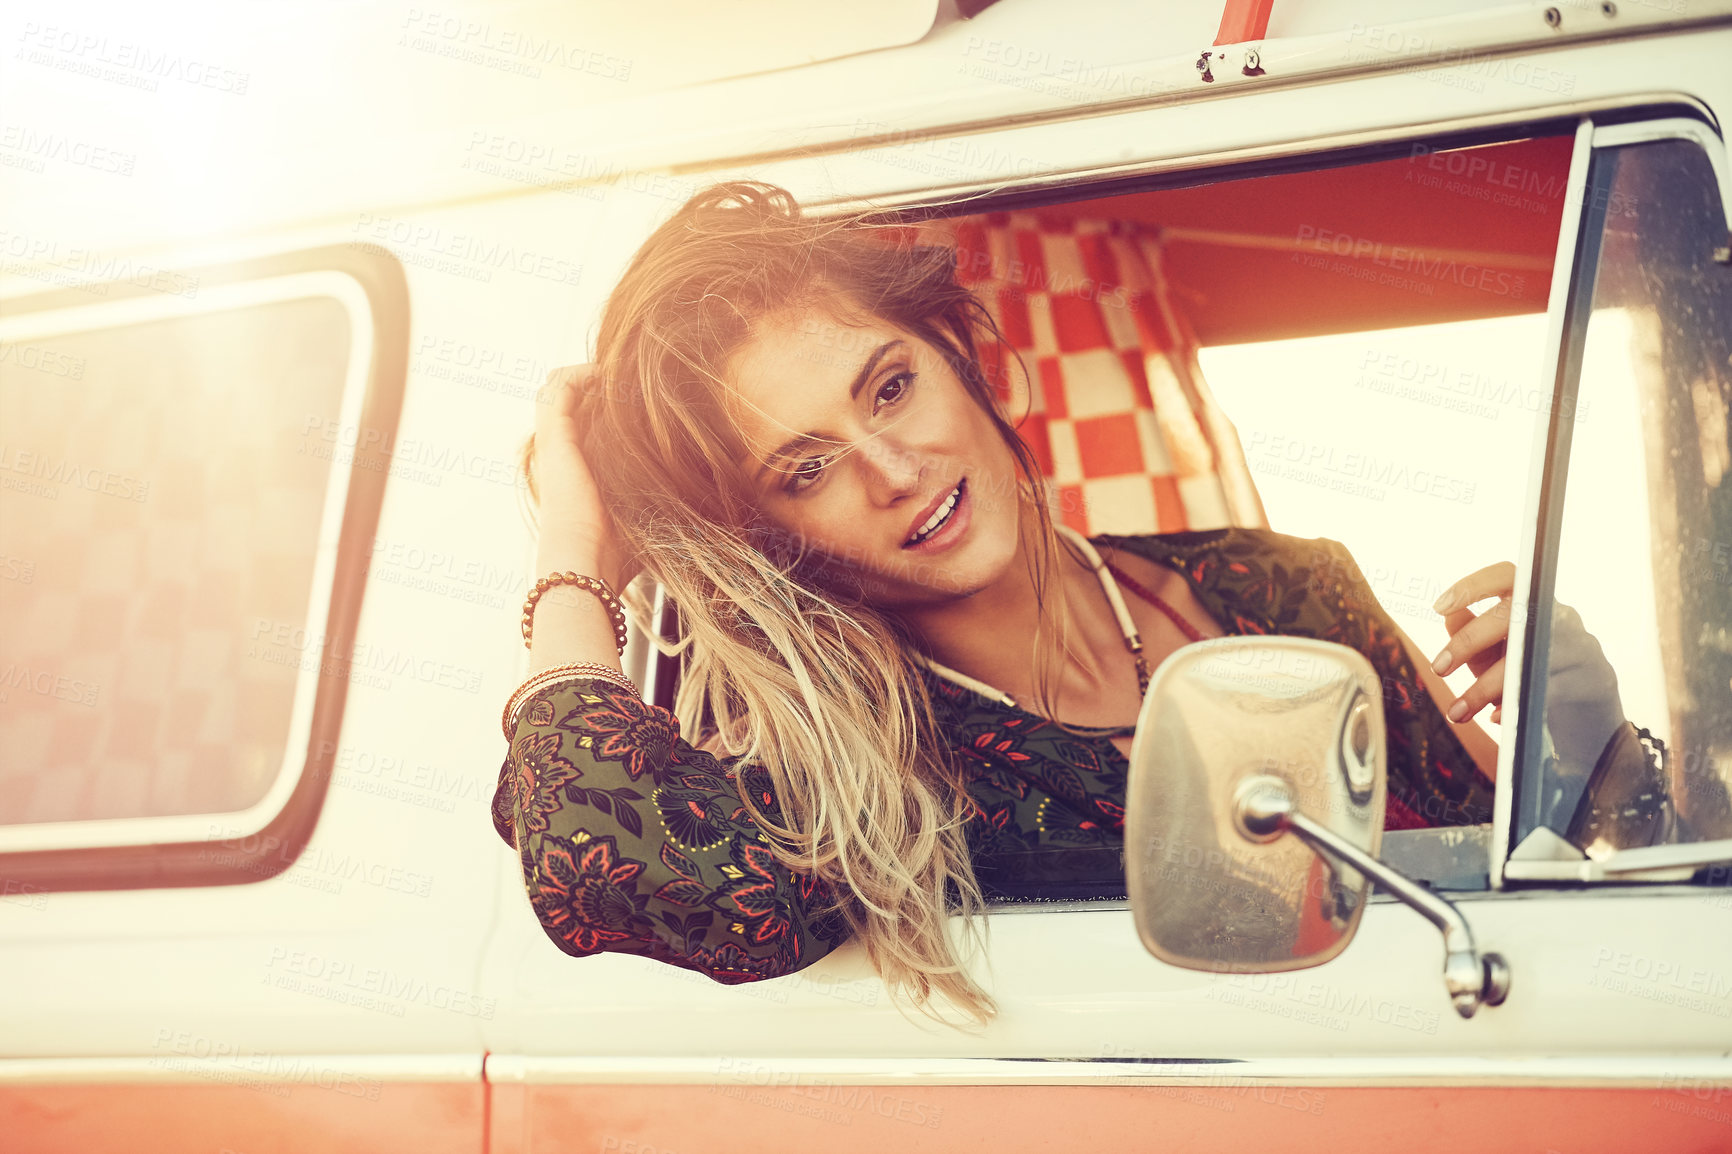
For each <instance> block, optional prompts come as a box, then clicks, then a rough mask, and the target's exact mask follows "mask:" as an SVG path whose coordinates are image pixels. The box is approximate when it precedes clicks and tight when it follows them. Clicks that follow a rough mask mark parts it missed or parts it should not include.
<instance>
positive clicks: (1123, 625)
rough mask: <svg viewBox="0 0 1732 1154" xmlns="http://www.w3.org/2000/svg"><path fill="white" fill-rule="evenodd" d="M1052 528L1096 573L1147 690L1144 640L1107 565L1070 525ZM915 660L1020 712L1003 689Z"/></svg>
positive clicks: (928, 660)
mask: <svg viewBox="0 0 1732 1154" xmlns="http://www.w3.org/2000/svg"><path fill="white" fill-rule="evenodd" d="M1053 528H1054V529H1055V530H1056V531H1057V532H1058V533H1059V534H1060V535H1061V536H1062V537H1064V539H1065V540H1066V541H1068V542H1070V543H1071V544H1072V545H1074V546H1075V547H1076V550H1077V552H1079V553H1081V554H1082V555H1083V560H1084V561H1085V562H1087V563H1088V566H1089V568H1091V569H1093V570H1094V571H1095V578H1096V579H1097V580H1099V581H1100V583H1101V588H1102V589H1103V590H1105V592H1106V595H1107V604H1109V605H1111V606H1112V609H1113V617H1114V618H1115V619H1116V620H1117V621H1118V623H1119V632H1121V633H1123V634H1124V637H1125V648H1126V649H1128V650H1130V651H1131V656H1133V657H1135V658H1136V659H1137V673H1138V678H1139V680H1141V681H1143V682H1144V688H1145V690H1146V688H1147V684H1146V683H1147V678H1148V672H1147V666H1146V663H1145V662H1144V660H1143V639H1142V636H1141V634H1139V633H1138V632H1137V626H1136V623H1135V622H1134V621H1132V620H1131V611H1130V610H1129V609H1128V608H1126V606H1125V598H1124V595H1123V594H1122V593H1120V592H1119V583H1118V582H1117V581H1115V580H1113V574H1112V570H1110V569H1108V568H1107V565H1106V562H1105V561H1103V560H1102V559H1101V555H1100V553H1099V551H1098V550H1096V549H1095V547H1094V545H1093V544H1092V543H1091V542H1090V541H1089V539H1088V538H1087V537H1084V536H1083V535H1082V534H1081V533H1078V532H1077V531H1076V530H1075V529H1072V528H1071V527H1070V526H1069V525H1055V526H1053ZM916 656H917V657H919V659H920V661H921V663H922V664H924V665H925V666H926V668H928V669H930V670H932V672H934V673H936V674H937V675H938V676H940V677H942V678H944V680H946V681H948V682H950V683H952V684H953V685H960V686H962V688H964V689H967V690H971V691H973V692H975V693H978V694H980V695H981V696H982V697H985V698H987V699H989V700H992V701H997V702H999V703H1000V704H1002V705H1008V706H1010V707H1011V708H1012V709H1019V708H1021V707H1020V706H1019V705H1017V703H1016V698H1014V697H1012V696H1011V695H1010V694H1008V693H1006V692H1004V690H1002V689H995V688H994V687H992V686H990V685H988V684H987V683H986V682H984V681H977V680H975V679H974V678H972V677H970V676H968V674H966V673H959V672H957V671H956V670H954V669H952V668H950V666H948V665H945V664H942V663H941V662H938V661H935V660H933V659H932V658H930V657H928V656H926V655H925V654H924V653H920V654H916Z"/></svg>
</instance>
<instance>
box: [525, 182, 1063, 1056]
mask: <svg viewBox="0 0 1732 1154" xmlns="http://www.w3.org/2000/svg"><path fill="white" fill-rule="evenodd" d="M801 308H825V309H829V310H830V311H831V312H832V313H835V314H837V315H847V314H849V313H856V314H857V313H859V312H864V313H867V314H870V315H872V316H875V317H878V318H880V319H882V320H884V321H887V322H890V323H892V324H895V325H898V326H900V327H902V328H903V329H905V330H907V331H908V332H911V333H913V334H915V335H916V336H918V337H920V338H922V339H923V340H925V341H926V342H927V343H928V344H930V345H931V346H932V347H933V348H934V349H936V350H938V352H939V353H940V354H941V355H942V356H944V357H945V358H946V359H947V360H948V362H949V363H950V365H951V366H952V367H953V368H954V369H955V371H956V375H957V377H958V379H959V380H960V381H961V382H962V384H963V387H964V388H965V389H966V390H967V391H968V393H969V395H970V397H971V398H972V399H973V400H974V401H975V403H976V404H978V405H979V406H980V407H981V408H982V410H984V411H985V412H986V413H988V414H989V415H990V416H991V418H992V420H993V422H994V424H995V426H996V428H997V431H998V433H999V435H1000V436H1001V437H1002V438H1003V440H1004V442H1005V444H1006V446H1007V447H1008V448H1009V449H1010V451H1011V453H1012V454H1013V456H1014V457H1015V459H1016V462H1017V468H1018V471H1019V473H1020V474H1021V477H1020V483H1019V492H1018V494H1017V497H1018V500H1019V501H1022V502H1025V503H1026V506H1027V508H1028V509H1029V511H1030V512H1031V513H1032V514H1033V520H1032V522H1029V521H1027V520H1025V521H1024V523H1025V524H1028V523H1032V524H1033V525H1035V526H1036V527H1037V531H1036V533H1035V534H1034V536H1035V538H1036V540H1034V541H1032V542H1030V544H1031V545H1032V546H1033V547H1032V548H1029V549H1027V550H1026V551H1025V552H1026V554H1027V556H1028V557H1029V558H1030V570H1031V573H1032V574H1033V578H1034V582H1035V588H1036V591H1037V595H1039V596H1040V599H1041V604H1042V606H1043V609H1042V629H1041V630H1040V631H1038V632H1037V636H1036V637H1035V638H1034V641H1033V644H1034V651H1035V661H1036V666H1035V667H1036V669H1037V671H1038V676H1037V681H1038V683H1039V685H1040V687H1041V688H1040V692H1039V694H1038V696H1040V697H1041V698H1043V699H1044V698H1046V697H1047V696H1048V687H1049V686H1050V685H1051V684H1053V675H1052V669H1053V661H1054V658H1053V656H1052V655H1053V654H1054V653H1055V652H1056V653H1062V652H1063V651H1064V640H1063V624H1062V621H1060V620H1059V619H1057V617H1056V616H1055V615H1053V614H1051V613H1050V612H1049V611H1048V609H1047V608H1046V606H1047V604H1048V599H1047V598H1046V596H1045V590H1046V589H1047V588H1048V587H1049V586H1050V583H1051V580H1052V573H1053V558H1054V557H1055V556H1056V544H1055V541H1056V538H1055V537H1054V533H1053V527H1052V522H1051V518H1050V516H1049V514H1048V511H1047V507H1046V504H1045V501H1044V498H1043V491H1042V484H1041V480H1040V476H1041V474H1040V470H1039V467H1038V465H1037V464H1036V462H1035V460H1034V458H1033V456H1032V455H1031V454H1030V452H1029V450H1028V448H1027V446H1025V445H1024V444H1023V442H1022V440H1021V439H1020V438H1019V437H1018V436H1017V434H1016V431H1015V429H1014V427H1013V426H1012V425H1011V423H1010V421H1009V420H1008V418H1007V417H1006V415H1005V414H1004V413H1003V412H1002V411H1001V407H1000V405H999V403H998V400H997V395H996V392H995V390H994V387H993V384H992V382H991V380H990V379H989V377H988V373H987V372H986V370H985V369H984V368H983V363H982V357H981V350H982V349H983V348H985V347H989V346H990V347H991V348H993V349H995V350H998V351H1001V352H1002V351H1004V350H1005V349H1006V346H1005V345H1004V344H1003V341H1002V339H1001V337H1000V335H999V333H998V329H997V326H996V325H995V324H994V322H993V319H992V317H991V315H990V314H989V313H988V312H987V311H986V309H985V308H984V307H983V306H982V305H981V304H980V302H979V301H978V300H977V299H976V298H975V297H974V296H973V294H971V293H970V292H969V291H968V290H967V289H965V288H964V287H962V286H961V285H960V284H959V283H958V282H957V279H956V273H955V259H954V255H953V252H952V250H951V249H950V248H949V247H947V246H943V245H928V244H920V243H915V242H913V241H912V240H911V239H910V238H909V237H908V236H907V235H906V234H899V233H896V232H894V231H892V232H887V231H886V230H885V229H883V228H881V227H877V226H874V225H873V224H872V223H870V222H869V221H867V220H866V219H865V218H851V219H843V220H825V221H818V220H810V219H806V218H804V217H803V216H802V214H801V212H800V209H799V207H798V205H797V204H796V203H795V201H794V199H793V197H792V196H790V195H789V194H788V193H787V192H786V191H784V190H782V189H779V188H776V187H774V186H771V185H765V184H757V183H748V182H736V183H728V184H721V185H717V186H714V187H712V188H710V189H707V190H705V191H703V192H700V193H699V194H697V195H696V196H694V197H693V198H692V199H691V200H690V201H688V202H687V203H686V204H685V205H684V206H683V207H682V208H681V209H680V210H679V211H678V212H677V213H676V214H675V215H674V216H673V217H672V218H671V219H670V220H668V221H667V222H666V223H665V224H663V225H662V226H661V227H660V228H659V229H657V230H656V232H655V233H654V234H653V235H651V237H650V238H649V240H648V241H646V242H645V243H644V245H643V247H642V248H640V249H639V250H638V252H637V254H636V256H635V257H634V258H633V260H632V262H631V264H630V266H629V267H628V269H627V271H626V273H625V275H624V276H623V277H622V278H621V280H620V282H619V285H618V287H617V288H616V289H615V291H614V292H613V294H612V295H611V296H610V297H609V299H608V302H607V306H606V309H605V311H604V313H603V317H602V324H601V329H600V332H599V334H598V337H597V345H596V355H595V362H596V368H597V372H596V375H595V377H594V382H593V385H592V387H590V388H589V389H587V390H585V391H584V393H583V395H582V397H581V398H580V399H579V402H578V410H577V415H578V419H579V426H580V428H581V430H582V432H581V434H580V436H581V439H582V442H583V443H582V445H581V448H582V449H583V452H584V455H585V458H586V460H587V461H589V462H590V464H591V471H592V472H593V473H594V475H595V478H596V482H597V484H598V486H599V487H600V489H601V493H602V496H603V498H604V500H605V501H606V504H607V508H608V509H609V510H610V512H611V514H612V516H613V518H614V521H615V524H616V526H617V530H618V532H619V533H620V535H621V536H622V538H623V539H624V542H625V544H626V545H627V546H628V548H629V549H630V550H631V551H632V552H633V553H635V554H636V556H637V559H638V561H639V562H640V563H641V564H642V566H643V569H644V572H645V573H646V574H647V575H648V576H649V577H650V578H651V579H653V580H654V581H657V582H660V584H661V585H662V587H663V589H664V590H665V592H666V595H667V596H668V597H669V598H671V599H672V601H673V602H674V604H675V606H676V607H677V609H678V613H679V620H680V622H681V625H682V626H683V629H684V635H683V637H682V638H681V640H680V641H679V642H678V643H677V644H676V645H674V646H672V648H673V649H674V651H677V652H682V653H683V654H684V671H683V676H682V678H681V682H680V687H679V691H678V695H677V699H676V701H675V707H674V712H675V714H676V716H677V717H678V719H679V722H680V726H681V730H682V732H683V734H684V736H685V737H686V739H687V740H688V741H692V742H693V743H702V744H704V745H705V747H706V748H709V749H711V750H713V751H715V752H718V753H720V754H722V755H724V756H739V757H743V758H747V759H750V760H753V761H756V762H758V763H760V764H761V765H762V766H763V767H764V768H765V770H767V771H768V773H769V774H770V778H771V781H772V782H773V785H774V789H775V794H776V797H777V799H778V801H779V803H780V806H781V812H782V814H783V816H784V818H785V820H783V821H776V820H773V819H771V818H770V817H769V816H767V815H766V814H765V813H764V812H763V811H762V809H761V808H760V807H759V806H758V805H757V804H756V803H755V802H754V800H753V799H752V798H751V797H750V796H748V794H747V792H746V790H745V788H744V784H743V779H742V785H741V788H740V795H739V797H740V802H741V804H742V805H744V806H745V807H746V810H747V812H748V813H750V814H751V816H752V818H753V819H754V820H755V821H756V822H757V823H758V825H759V827H760V829H761V830H762V831H763V832H764V834H765V835H766V836H767V837H768V838H769V840H770V845H771V847H772V849H773V851H774V852H775V853H776V855H777V857H778V858H779V859H780V860H781V861H782V862H783V863H784V864H785V865H787V866H788V867H789V868H790V869H793V870H796V871H799V872H801V873H805V874H810V875H815V876H817V877H820V878H822V879H824V880H825V881H826V882H828V883H830V886H831V889H832V891H833V892H834V893H836V894H837V895H838V898H837V900H838V910H839V913H840V915H841V916H842V917H843V918H844V920H845V923H846V924H847V925H848V927H849V929H850V930H851V931H852V932H853V934H854V935H855V936H856V937H858V938H859V939H860V940H861V941H862V943H863V944H864V946H865V949H866V953H867V956H868V958H869V959H870V960H871V962H872V965H873V966H874V968H875V969H876V970H877V971H878V973H879V975H880V976H881V977H882V978H883V979H884V981H885V983H886V984H887V986H888V987H889V988H890V989H891V990H892V992H893V994H895V995H896V996H897V1001H898V1003H899V1004H900V1002H901V999H902V997H904V996H905V997H907V998H908V999H910V1000H911V1001H912V1003H913V1004H914V1005H915V1006H916V1007H917V1008H919V1009H920V1010H921V1011H922V1012H923V1013H925V1014H927V1015H928V1016H929V1017H933V1018H935V1019H936V1020H939V1021H946V1019H945V1018H944V1017H943V1016H942V1015H940V1014H938V1013H936V1012H935V1011H934V1010H933V1008H932V1005H931V998H932V996H933V994H935V993H937V994H941V995H943V996H944V997H945V998H947V999H948V1000H949V1001H950V1002H951V1003H953V1004H954V1005H955V1006H957V1007H958V1008H959V1009H961V1010H962V1011H963V1012H964V1014H966V1015H967V1017H968V1018H970V1019H972V1020H974V1021H975V1022H977V1023H979V1024H981V1025H984V1024H985V1023H986V1022H987V1021H989V1020H990V1019H991V1017H992V1016H993V1015H994V1014H995V1013H996V1007H995V1005H994V1003H993V1001H992V998H991V997H990V995H988V994H987V993H986V992H985V991H984V990H983V989H981V988H980V986H979V985H978V984H977V983H975V982H974V981H973V980H972V978H971V977H970V976H969V972H968V967H967V965H966V964H965V955H964V954H963V953H962V952H960V951H959V950H958V949H957V948H956V945H955V944H954V943H953V942H952V940H951V937H950V936H949V933H948V929H947V927H948V922H949V918H950V917H951V916H952V915H961V916H962V917H963V919H964V924H965V926H966V927H967V933H966V935H965V939H964V940H965V941H966V942H967V944H968V945H969V947H970V949H971V951H972V949H979V948H983V947H984V945H985V932H984V921H985V919H984V918H982V917H980V916H979V915H980V914H982V913H983V912H984V898H983V896H982V893H981V889H980V886H979V884H978V883H977V881H976V879H975V875H974V869H973V866H972V864H971V863H970V860H969V854H968V846H967V842H966V839H965V836H964V832H963V826H964V823H965V822H966V820H967V819H968V816H969V813H970V811H971V808H972V802H971V801H970V798H969V795H968V791H967V789H966V786H965V784H964V778H963V776H962V774H961V772H960V770H959V767H958V766H957V765H956V764H954V763H953V762H952V760H951V758H950V757H949V755H948V748H947V744H946V743H945V742H944V741H943V740H942V739H941V737H940V735H939V734H938V733H937V731H936V726H935V723H934V719H933V713H932V705H931V701H930V699H929V697H928V694H927V689H926V682H925V680H924V678H923V676H922V671H921V667H920V665H919V663H918V659H917V658H916V656H915V654H916V652H917V648H918V644H919V643H918V640H917V639H916V638H915V637H914V636H912V634H911V633H910V631H909V630H908V629H907V628H906V627H904V626H903V624H902V623H901V622H900V621H899V620H898V619H897V618H896V617H895V616H894V615H893V614H891V613H888V612H881V611H878V610H876V609H874V608H873V607H872V606H870V605H868V604H866V603H865V601H864V600H863V599H862V598H861V597H860V596H859V592H858V589H857V588H853V587H851V585H850V582H849V581H848V580H847V579H846V573H845V571H844V569H843V568H842V567H839V566H837V565H834V564H830V563H828V562H827V560H826V559H824V558H822V557H820V556H818V555H816V554H815V553H814V552H813V551H812V550H810V549H808V548H807V547H806V545H805V543H804V542H802V541H799V540H795V539H793V538H791V537H790V536H789V535H788V534H786V533H784V532H782V531H780V530H778V529H777V528H776V527H775V526H774V525H773V524H771V523H769V521H768V520H767V519H766V518H764V517H763V516H762V515H761V514H760V512H759V511H758V509H757V507H756V505H755V503H754V491H753V488H752V486H751V483H750V480H749V478H748V476H747V474H746V471H745V470H744V469H743V467H742V465H741V462H742V461H745V460H747V457H748V454H747V450H746V446H745V442H744V440H743V438H742V435H741V433H740V431H739V429H738V427H737V425H736V424H735V422H734V420H733V419H732V417H731V416H730V412H731V410H730V400H729V390H728V387H727V385H726V383H725V382H724V380H723V375H724V371H725V366H726V364H727V361H728V358H729V356H730V355H731V354H732V353H733V352H734V351H735V350H736V349H738V348H739V347H740V345H741V344H742V343H743V342H744V341H745V340H746V339H748V337H749V336H750V335H751V330H752V325H753V322H754V321H757V320H759V319H761V318H764V317H767V316H770V315H772V314H776V313H783V312H785V311H786V310H790V309H801ZM1011 355H1012V357H1014V354H1011ZM1000 363H1007V362H1003V361H1001V362H1000ZM524 465H525V470H526V472H527V473H528V474H529V476H530V481H531V489H532V491H533V486H534V472H533V444H531V445H529V446H526V448H525V461H524ZM637 608H638V610H639V612H640V613H641V612H642V609H643V605H642V601H641V598H640V599H638V605H637ZM1043 635H1044V637H1045V641H1044V642H1043V639H1042V638H1043ZM1055 641H1056V643H1057V644H1056V645H1054V644H1052V642H1055ZM664 644H665V643H664ZM1047 712H1048V714H1049V716H1050V713H1051V711H1050V709H1049V710H1047ZM948 1024H951V1025H955V1024H957V1023H955V1022H949V1023H948Z"/></svg>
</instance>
